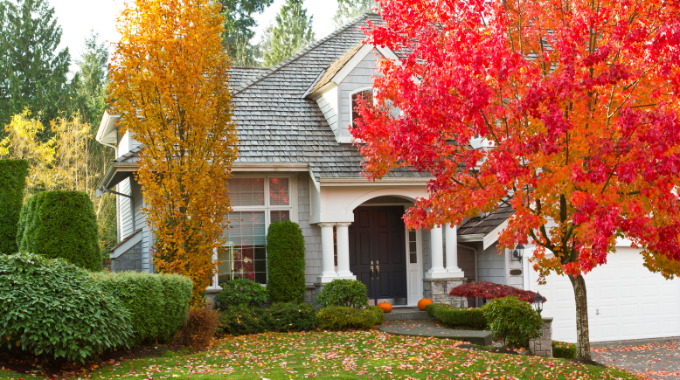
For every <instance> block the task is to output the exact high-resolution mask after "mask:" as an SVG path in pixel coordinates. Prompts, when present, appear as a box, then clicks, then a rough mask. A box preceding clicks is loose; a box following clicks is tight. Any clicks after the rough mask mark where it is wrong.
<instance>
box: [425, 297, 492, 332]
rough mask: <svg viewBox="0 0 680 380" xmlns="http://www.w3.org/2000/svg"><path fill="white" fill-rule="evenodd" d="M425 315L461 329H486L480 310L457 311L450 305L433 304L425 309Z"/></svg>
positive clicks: (484, 319) (486, 324) (486, 325)
mask: <svg viewBox="0 0 680 380" xmlns="http://www.w3.org/2000/svg"><path fill="white" fill-rule="evenodd" d="M425 311H426V312H427V314H428V315H429V316H430V317H432V318H434V319H436V320H438V321H439V322H441V323H443V324H445V325H447V326H451V327H461V328H466V327H467V328H471V329H478V330H483V329H487V328H488V322H487V320H486V317H484V313H483V312H482V309H480V308H477V309H457V308H455V307H453V306H451V305H447V304H443V303H434V304H431V305H427V307H426V308H425Z"/></svg>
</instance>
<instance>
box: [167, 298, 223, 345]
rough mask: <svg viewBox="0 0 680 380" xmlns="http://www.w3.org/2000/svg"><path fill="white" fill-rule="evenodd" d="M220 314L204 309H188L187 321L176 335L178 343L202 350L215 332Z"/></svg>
mask: <svg viewBox="0 0 680 380" xmlns="http://www.w3.org/2000/svg"><path fill="white" fill-rule="evenodd" d="M219 323H220V314H219V313H218V312H217V311H215V310H210V309H207V308H204V307H196V308H191V309H189V312H188V313H187V320H186V321H185V322H184V324H183V325H182V327H181V328H180V330H179V332H178V333H177V341H178V343H180V344H182V345H184V346H188V347H191V348H202V347H205V346H207V345H208V344H210V341H211V340H212V338H213V337H214V336H215V333H216V332H217V326H218V325H219Z"/></svg>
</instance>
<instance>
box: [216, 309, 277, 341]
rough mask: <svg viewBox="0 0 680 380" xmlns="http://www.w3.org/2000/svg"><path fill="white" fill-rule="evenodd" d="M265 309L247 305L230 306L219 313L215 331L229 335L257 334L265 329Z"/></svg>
mask: <svg viewBox="0 0 680 380" xmlns="http://www.w3.org/2000/svg"><path fill="white" fill-rule="evenodd" d="M265 312H266V311H265V309H263V308H260V307H250V306H247V305H238V306H232V307H230V308H229V309H228V310H226V311H223V312H222V313H220V325H219V326H218V327H217V332H218V333H221V334H231V335H235V336H238V335H247V334H259V333H261V332H264V331H265V322H264V316H265Z"/></svg>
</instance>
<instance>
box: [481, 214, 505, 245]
mask: <svg viewBox="0 0 680 380" xmlns="http://www.w3.org/2000/svg"><path fill="white" fill-rule="evenodd" d="M508 220H509V219H506V220H505V221H504V222H503V223H501V224H500V225H499V226H498V227H496V228H494V229H493V231H491V232H489V233H488V234H486V235H485V236H484V240H483V241H484V248H483V249H487V248H489V247H491V246H492V245H493V244H494V243H495V242H497V241H498V238H499V237H500V236H501V233H502V232H503V231H504V230H505V229H506V228H508Z"/></svg>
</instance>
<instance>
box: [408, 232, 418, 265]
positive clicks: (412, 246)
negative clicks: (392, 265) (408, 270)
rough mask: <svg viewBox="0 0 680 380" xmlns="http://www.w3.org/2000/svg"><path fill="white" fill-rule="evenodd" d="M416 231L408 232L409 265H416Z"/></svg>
mask: <svg viewBox="0 0 680 380" xmlns="http://www.w3.org/2000/svg"><path fill="white" fill-rule="evenodd" d="M416 241H417V240H416V230H409V231H408V251H409V263H410V264H418V248H417V245H416Z"/></svg>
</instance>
